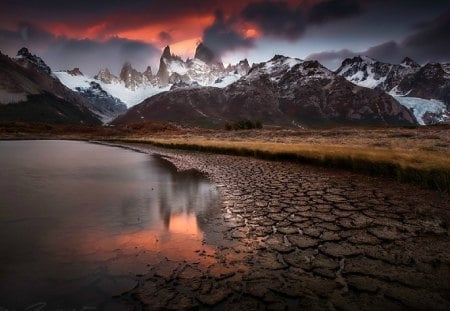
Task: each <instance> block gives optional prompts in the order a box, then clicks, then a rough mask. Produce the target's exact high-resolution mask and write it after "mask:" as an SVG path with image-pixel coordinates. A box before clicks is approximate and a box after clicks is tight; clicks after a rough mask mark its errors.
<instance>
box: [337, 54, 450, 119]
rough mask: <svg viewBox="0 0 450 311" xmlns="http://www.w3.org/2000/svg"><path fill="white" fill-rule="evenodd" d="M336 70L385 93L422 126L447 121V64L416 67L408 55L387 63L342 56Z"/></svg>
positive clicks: (449, 75) (449, 73) (449, 98)
mask: <svg viewBox="0 0 450 311" xmlns="http://www.w3.org/2000/svg"><path fill="white" fill-rule="evenodd" d="M336 73H337V74H338V75H340V76H343V77H344V78H346V79H347V80H348V81H350V82H352V83H354V84H356V85H359V86H362V87H367V88H371V89H380V90H383V91H385V92H388V93H389V94H390V95H392V96H393V97H394V98H395V99H396V100H397V101H399V102H400V104H402V105H404V106H405V107H407V108H409V109H410V110H411V111H412V112H413V113H414V115H415V116H416V118H417V120H418V121H419V123H420V124H422V125H425V124H436V123H449V122H450V69H449V66H448V65H447V64H426V65H425V66H420V65H419V64H417V63H416V62H415V61H413V60H412V59H410V58H408V57H406V58H405V59H404V60H403V61H402V62H401V63H400V64H388V63H383V62H380V61H377V60H374V59H372V58H369V57H366V56H357V57H353V58H348V59H345V60H344V61H343V62H342V65H341V67H339V68H338V69H337V70H336Z"/></svg>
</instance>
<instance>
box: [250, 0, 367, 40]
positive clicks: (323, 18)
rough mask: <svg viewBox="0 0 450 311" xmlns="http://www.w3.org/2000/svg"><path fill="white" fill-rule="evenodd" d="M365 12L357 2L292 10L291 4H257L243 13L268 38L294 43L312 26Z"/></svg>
mask: <svg viewBox="0 0 450 311" xmlns="http://www.w3.org/2000/svg"><path fill="white" fill-rule="evenodd" d="M361 11H362V9H361V6H360V4H359V2H357V1H355V0H325V1H320V2H317V3H314V4H312V5H302V4H300V5H297V6H292V5H290V4H289V3H288V2H282V1H280V2H274V1H269V2H254V3H251V4H249V5H248V6H247V7H245V8H244V10H243V11H242V13H241V16H242V18H243V19H244V20H246V21H249V22H252V23H255V24H256V25H257V26H258V27H259V28H260V30H262V32H263V33H264V34H265V35H269V36H273V37H280V38H286V39H290V40H295V39H298V38H299V37H301V36H302V35H303V33H304V31H305V30H306V28H307V27H308V26H309V25H311V24H322V23H326V22H330V21H332V20H336V19H341V18H346V17H351V16H354V15H357V14H359V13H360V12H361Z"/></svg>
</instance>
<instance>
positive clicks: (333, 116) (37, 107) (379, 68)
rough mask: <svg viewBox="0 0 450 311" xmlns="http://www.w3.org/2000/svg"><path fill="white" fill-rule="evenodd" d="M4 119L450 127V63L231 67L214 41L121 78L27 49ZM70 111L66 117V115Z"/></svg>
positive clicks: (16, 64) (127, 70) (6, 85)
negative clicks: (52, 61) (51, 63)
mask: <svg viewBox="0 0 450 311" xmlns="http://www.w3.org/2000/svg"><path fill="white" fill-rule="evenodd" d="M0 62H1V70H0V120H3V121H5V120H22V121H35V122H37V121H39V122H59V123H96V124H99V123H111V124H123V123H134V122H141V121H152V120H158V121H159V120H163V121H172V122H175V123H179V124H184V125H189V126H205V127H222V126H223V125H224V124H225V123H226V122H229V121H238V120H242V119H249V120H258V121H260V122H262V123H263V124H264V125H273V126H295V127H323V126H335V125H413V124H417V123H419V124H436V123H450V113H449V111H450V70H449V69H450V65H449V64H426V65H424V66H421V65H419V64H417V63H416V62H414V61H413V60H411V59H409V58H405V59H404V60H403V61H402V62H401V63H400V64H387V63H383V62H379V61H377V60H374V59H371V58H368V57H364V56H358V57H354V58H349V59H346V60H344V61H343V62H342V65H341V67H340V68H338V69H337V70H336V71H331V70H329V69H327V68H325V67H324V66H322V65H321V64H320V63H318V62H317V61H303V60H300V59H296V58H290V57H285V56H282V55H276V56H274V57H273V58H272V59H271V60H269V61H267V62H263V63H260V64H253V65H252V66H250V65H249V63H248V61H247V60H242V61H240V62H239V63H238V64H236V65H229V66H227V67H225V66H224V65H223V63H222V61H221V60H220V58H219V57H217V56H216V55H215V54H214V53H213V52H212V50H210V49H209V48H208V47H207V46H205V45H204V44H199V45H198V46H197V49H196V52H195V55H194V58H192V59H186V60H183V59H181V58H180V57H178V56H176V55H174V54H172V53H171V51H170V47H169V46H167V47H166V48H165V49H164V50H163V53H162V55H161V58H160V64H159V68H158V70H157V72H156V73H153V71H152V69H151V67H150V66H148V67H147V68H146V70H145V71H144V72H139V71H137V70H136V69H134V68H133V67H132V65H131V64H130V63H125V64H124V65H123V67H122V69H121V71H120V73H119V74H118V75H114V74H113V73H111V72H110V70H109V69H107V68H104V69H101V70H100V71H99V72H98V74H97V75H95V76H94V77H87V76H85V75H83V73H82V72H81V71H80V70H79V69H78V68H74V69H72V70H66V71H56V72H52V71H51V69H50V68H49V67H48V66H47V65H46V64H45V62H44V61H43V60H42V59H40V58H39V57H38V56H36V55H32V54H31V53H30V52H29V51H28V50H27V49H26V48H23V49H21V50H20V51H19V52H18V54H17V56H16V57H14V58H9V57H7V56H5V55H3V54H1V55H0ZM63 108H64V109H66V110H67V111H65V110H64V109H63Z"/></svg>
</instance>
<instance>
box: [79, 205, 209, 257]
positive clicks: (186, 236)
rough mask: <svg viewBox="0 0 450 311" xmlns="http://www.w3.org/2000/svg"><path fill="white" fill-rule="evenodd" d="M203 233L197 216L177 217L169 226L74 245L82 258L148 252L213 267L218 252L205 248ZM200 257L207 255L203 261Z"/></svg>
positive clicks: (89, 238)
mask: <svg viewBox="0 0 450 311" xmlns="http://www.w3.org/2000/svg"><path fill="white" fill-rule="evenodd" d="M203 237H204V235H203V232H202V231H201V230H200V229H199V227H198V224H197V218H196V216H195V215H194V214H178V215H177V214H174V215H171V217H170V222H169V225H168V227H164V226H163V225H160V226H159V227H157V228H152V229H144V230H140V231H137V232H128V233H123V234H119V235H114V236H108V235H107V234H105V233H104V232H95V233H90V234H89V235H87V236H83V237H81V238H80V239H77V241H73V243H76V244H78V245H77V246H76V247H75V249H77V250H78V251H79V255H82V256H83V255H84V256H88V257H97V255H99V256H103V254H104V253H105V252H108V251H110V250H120V251H121V252H122V253H124V254H125V255H130V254H134V253H139V252H147V253H154V254H158V255H160V256H162V257H167V258H168V259H170V260H176V261H182V260H186V261H188V262H199V263H200V264H211V263H213V262H215V259H214V258H213V257H211V256H207V255H212V254H214V253H215V249H214V248H213V247H210V246H208V245H203V244H202V241H203ZM199 254H204V255H205V256H202V258H201V260H199V259H200V258H199Z"/></svg>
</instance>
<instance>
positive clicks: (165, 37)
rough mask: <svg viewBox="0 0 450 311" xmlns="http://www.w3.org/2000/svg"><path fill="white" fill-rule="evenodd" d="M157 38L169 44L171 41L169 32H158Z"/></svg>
mask: <svg viewBox="0 0 450 311" xmlns="http://www.w3.org/2000/svg"><path fill="white" fill-rule="evenodd" d="M158 38H159V40H160V41H161V42H163V43H165V44H169V43H171V42H172V40H173V38H172V36H171V35H170V33H168V32H166V31H161V32H160V33H159V34H158Z"/></svg>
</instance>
